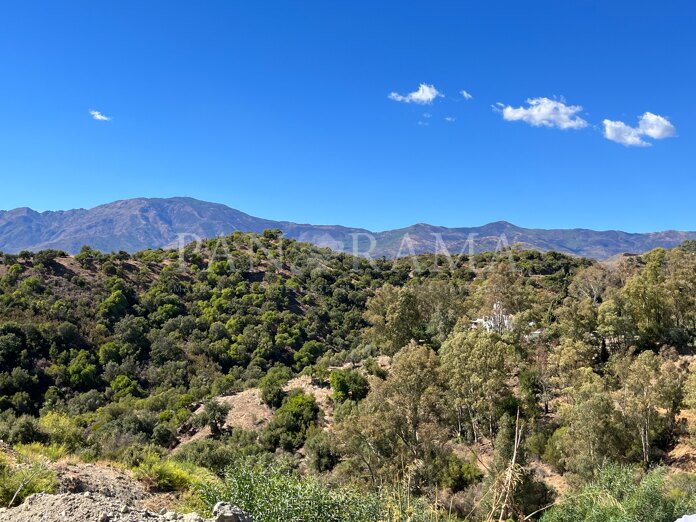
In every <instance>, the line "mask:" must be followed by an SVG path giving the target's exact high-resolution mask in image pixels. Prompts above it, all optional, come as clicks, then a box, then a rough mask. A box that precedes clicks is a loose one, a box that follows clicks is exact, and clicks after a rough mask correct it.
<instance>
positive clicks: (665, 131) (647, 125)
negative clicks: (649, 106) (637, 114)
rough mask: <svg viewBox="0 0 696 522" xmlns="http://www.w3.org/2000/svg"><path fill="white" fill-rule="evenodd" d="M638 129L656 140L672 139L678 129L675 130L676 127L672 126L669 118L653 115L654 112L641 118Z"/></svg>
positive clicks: (647, 113)
mask: <svg viewBox="0 0 696 522" xmlns="http://www.w3.org/2000/svg"><path fill="white" fill-rule="evenodd" d="M638 128H639V129H640V132H641V133H642V134H645V135H646V136H650V137H651V138H654V139H656V140H661V139H664V138H671V137H673V136H676V134H677V129H675V128H674V125H672V124H671V123H670V121H669V120H668V119H667V118H665V117H664V116H659V115H657V114H653V113H652V112H646V113H645V114H643V116H642V117H641V118H640V124H639V125H638Z"/></svg>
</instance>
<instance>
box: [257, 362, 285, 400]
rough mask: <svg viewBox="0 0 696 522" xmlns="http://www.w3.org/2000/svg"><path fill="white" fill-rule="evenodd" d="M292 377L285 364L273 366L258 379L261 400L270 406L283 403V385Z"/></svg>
mask: <svg viewBox="0 0 696 522" xmlns="http://www.w3.org/2000/svg"><path fill="white" fill-rule="evenodd" d="M291 377H292V371H291V370H290V369H289V368H287V367H285V366H275V367H273V368H271V369H270V370H269V371H268V373H267V374H266V375H264V376H263V378H262V379H261V380H260V381H259V388H260V389H261V400H262V401H263V402H265V403H266V404H268V405H269V406H270V407H271V408H278V407H279V406H280V405H281V404H283V399H285V397H286V395H287V394H286V393H285V391H284V390H283V387H284V386H285V385H286V384H287V382H288V381H289V380H290V378H291Z"/></svg>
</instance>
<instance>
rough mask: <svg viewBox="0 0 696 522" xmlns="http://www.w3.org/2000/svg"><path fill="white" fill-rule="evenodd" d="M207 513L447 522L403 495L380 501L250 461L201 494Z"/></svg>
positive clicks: (337, 521)
mask: <svg viewBox="0 0 696 522" xmlns="http://www.w3.org/2000/svg"><path fill="white" fill-rule="evenodd" d="M199 491H200V495H201V497H202V499H203V502H204V504H205V505H206V506H207V508H208V510H210V509H212V507H213V506H214V505H215V504H216V503H217V502H218V501H225V502H231V503H232V504H234V505H236V506H239V507H240V508H241V509H243V510H244V511H246V512H247V513H250V514H251V515H252V516H253V517H254V520H256V521H257V522H287V521H292V522H375V521H389V522H402V521H403V522H406V521H408V522H425V521H436V520H444V519H445V518H446V517H445V516H443V514H442V513H441V512H439V511H437V510H436V509H434V508H432V507H430V506H428V505H427V503H425V502H424V501H422V500H421V499H418V498H413V497H411V496H410V495H409V494H408V493H405V492H388V493H387V492H385V493H383V494H381V495H379V494H374V493H363V492H358V491H356V490H353V489H349V488H335V489H334V488H330V487H328V486H326V485H324V484H322V483H320V482H319V481H317V480H316V479H314V478H311V477H301V476H299V475H297V474H295V473H292V472H289V471H287V470H283V469H281V468H280V467H278V466H277V465H273V464H271V465H263V464H260V463H256V462H254V461H252V460H250V459H244V460H240V461H238V462H235V463H234V464H233V465H232V466H230V467H229V468H228V469H227V472H226V473H225V478H224V480H223V482H222V483H217V484H208V485H205V486H203V487H201V488H200V489H199Z"/></svg>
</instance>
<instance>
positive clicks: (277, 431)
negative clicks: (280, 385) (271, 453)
mask: <svg viewBox="0 0 696 522" xmlns="http://www.w3.org/2000/svg"><path fill="white" fill-rule="evenodd" d="M318 416H319V407H318V406H317V402H316V400H315V399H314V397H312V396H311V395H307V394H305V393H302V392H298V391H296V392H294V393H293V394H291V395H290V396H289V397H288V398H287V399H286V400H285V402H284V403H283V405H282V406H281V407H280V408H278V410H277V411H276V415H275V417H273V420H271V422H270V423H269V424H268V426H267V427H266V429H265V431H264V432H263V435H262V438H261V439H262V442H263V445H264V446H265V447H266V449H268V450H275V449H276V448H282V449H284V450H286V451H295V450H297V449H299V448H301V447H302V445H303V444H304V442H305V440H306V438H307V431H308V430H309V428H310V426H312V425H313V424H314V423H315V421H316V420H317V417H318Z"/></svg>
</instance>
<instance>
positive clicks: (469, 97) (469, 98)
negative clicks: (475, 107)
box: [459, 89, 473, 100]
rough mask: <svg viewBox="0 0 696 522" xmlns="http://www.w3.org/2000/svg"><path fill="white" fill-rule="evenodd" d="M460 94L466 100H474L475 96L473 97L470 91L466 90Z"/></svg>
mask: <svg viewBox="0 0 696 522" xmlns="http://www.w3.org/2000/svg"><path fill="white" fill-rule="evenodd" d="M459 94H461V95H462V96H463V97H464V99H465V100H471V99H472V98H473V95H471V94H470V93H469V92H468V91H465V90H464V89H462V90H461V91H459Z"/></svg>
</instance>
